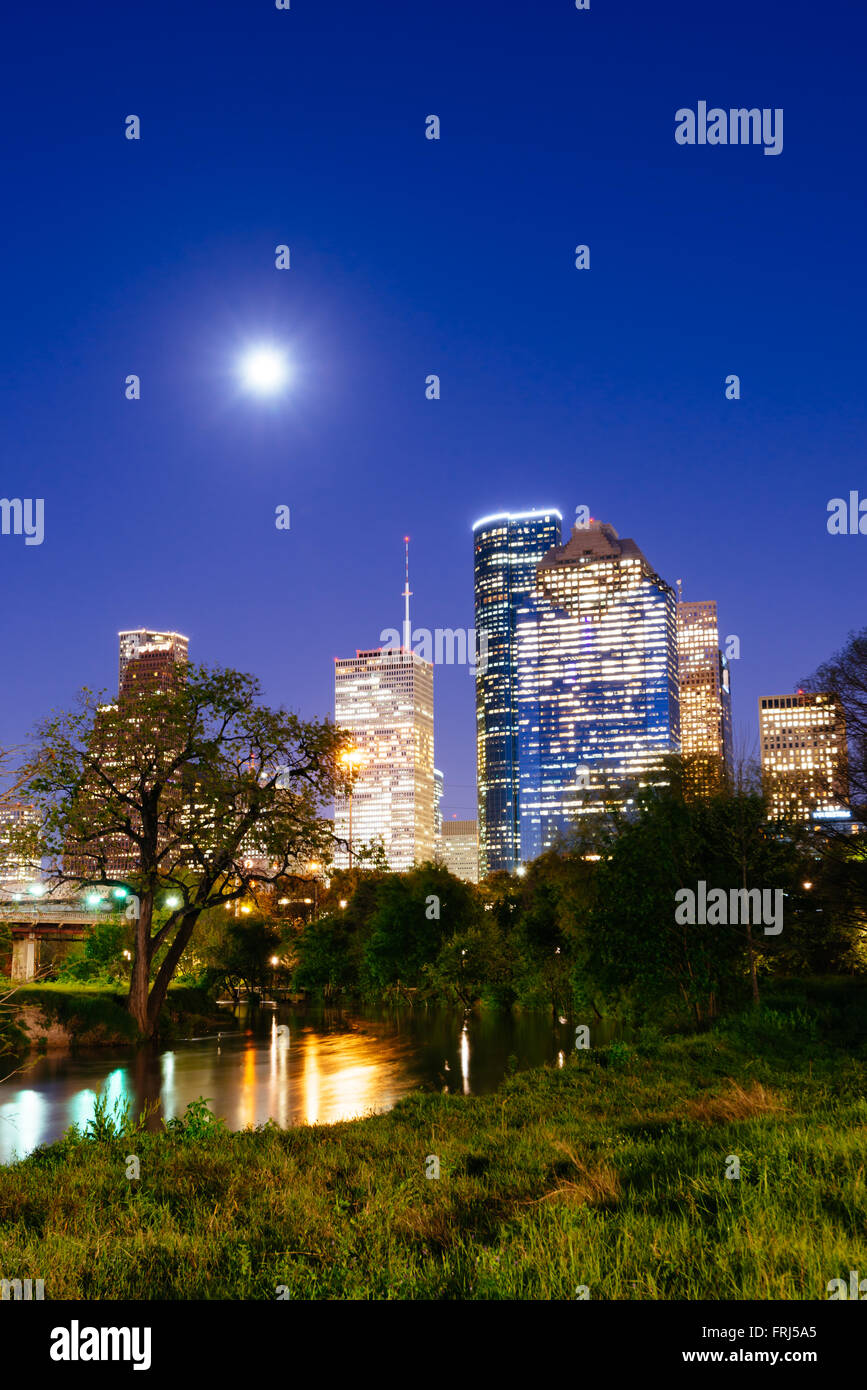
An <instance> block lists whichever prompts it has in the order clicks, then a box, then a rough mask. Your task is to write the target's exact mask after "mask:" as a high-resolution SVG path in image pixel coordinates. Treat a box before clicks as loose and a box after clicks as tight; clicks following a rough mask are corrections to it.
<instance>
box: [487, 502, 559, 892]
mask: <svg viewBox="0 0 867 1390" xmlns="http://www.w3.org/2000/svg"><path fill="white" fill-rule="evenodd" d="M561 521H562V517H561V515H560V513H559V512H558V511H555V510H554V509H553V508H548V509H547V510H546V511H531V512H514V513H513V512H503V513H500V514H499V515H496V516H488V517H485V518H484V519H483V520H482V521H477V522H476V524H475V526H474V527H473V543H474V551H475V619H476V633H477V641H478V642H479V646H480V650H484V647H483V646H482V642H483V640H484V639H486V640H487V661H486V662H485V663H480V664H479V665H478V666H477V668H476V754H477V770H478V805H479V820H478V832H479V873H480V876H481V877H484V876H485V874H488V873H493V872H494V870H497V869H505V870H507V871H508V872H511V871H512V870H513V869H514V868H516V867H517V864H518V862H519V859H520V853H519V849H520V844H519V786H518V706H517V626H516V624H517V613H518V609H519V608H520V607H521V606H522V605H523V604H525V603H526V602H527V599H528V597H529V594H530V591H531V589H532V587H533V583H534V580H535V575H536V566H537V565H538V563H539V561H540V560H541V559H542V557H543V556H544V555H546V554H547V553H548V551H549V550H550V549H551V547H552V546H556V545H559V544H560V540H561V530H560V523H561ZM483 635H484V637H483ZM483 665H484V669H482V666H483Z"/></svg>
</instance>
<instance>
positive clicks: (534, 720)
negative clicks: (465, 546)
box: [516, 522, 680, 861]
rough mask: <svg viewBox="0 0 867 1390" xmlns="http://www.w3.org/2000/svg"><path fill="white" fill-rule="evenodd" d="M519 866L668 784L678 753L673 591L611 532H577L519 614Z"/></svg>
mask: <svg viewBox="0 0 867 1390" xmlns="http://www.w3.org/2000/svg"><path fill="white" fill-rule="evenodd" d="M516 670H517V691H516V700H517V711H518V721H517V722H518V731H519V739H518V742H519V769H520V775H519V810H520V815H519V823H520V858H521V860H524V861H526V860H529V859H534V858H536V856H537V855H539V854H541V853H542V852H543V851H544V850H545V849H546V848H548V846H550V845H551V844H552V842H553V841H554V840H555V839H556V838H557V836H558V834H560V833H562V832H565V831H567V830H568V829H569V827H570V826H571V825H573V824H574V822H575V820H576V817H578V816H580V815H582V814H593V813H598V812H599V811H601V810H603V809H604V807H605V805H606V804H610V803H615V804H621V805H622V804H624V803H626V802H628V801H629V799H630V798H631V796H632V795H633V793H634V790H635V788H636V787H638V786H641V785H647V784H650V783H652V782H654V781H664V780H665V773H664V771H663V760H664V758H665V756H666V755H667V754H672V753H678V752H679V751H680V710H679V696H678V671H677V618H676V599H675V594H674V590H673V589H672V588H671V587H670V586H669V585H668V584H666V583H665V581H664V580H663V579H661V578H660V577H659V575H658V574H656V573H655V572H654V570H653V568H652V567H651V565H650V564H649V562H648V561H647V559H646V558H645V556H644V555H643V554H642V552H641V551H640V550H639V548H638V546H637V545H636V544H635V542H634V541H632V540H625V539H624V540H621V539H620V538H619V537H618V535H617V532H616V531H615V530H614V527H613V526H609V525H607V524H606V523H604V522H591V523H590V524H589V526H587V527H580V526H576V527H575V528H574V529H573V531H572V537H571V539H570V540H569V541H568V542H567V543H566V544H565V545H560V546H557V547H556V548H555V549H553V550H552V551H551V552H550V553H549V554H547V555H546V556H545V557H544V559H542V560H541V562H540V564H539V566H538V569H537V572H536V579H535V584H534V585H533V587H532V592H531V593H530V594H529V595H528V599H527V601H526V602H525V603H524V604H523V605H522V606H521V607H520V608H519V610H518V612H517V662H516Z"/></svg>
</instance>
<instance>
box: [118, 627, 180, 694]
mask: <svg viewBox="0 0 867 1390" xmlns="http://www.w3.org/2000/svg"><path fill="white" fill-rule="evenodd" d="M118 644H119V653H118V675H117V693H118V696H119V697H120V698H121V699H123V698H124V697H126V696H132V695H134V694H135V692H136V690H137V689H139V690H142V689H144V690H147V691H148V693H149V694H153V693H155V692H156V691H158V690H160V689H161V688H164V687H165V684H166V682H167V681H168V680H173V679H174V678H175V676H176V674H177V670H178V667H179V666H183V665H185V664H186V662H187V660H188V648H189V638H187V637H184V636H182V634H181V633H180V632H152V631H151V630H150V629H149V628H143V627H141V628H131V629H130V630H129V631H127V632H119V633H118Z"/></svg>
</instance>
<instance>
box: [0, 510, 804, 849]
mask: <svg viewBox="0 0 867 1390" xmlns="http://www.w3.org/2000/svg"><path fill="white" fill-rule="evenodd" d="M503 517H510V518H512V519H516V518H522V519H536V520H539V521H545V522H547V520H548V519H549V518H557V524H558V525H559V524H561V522H562V524H564V525H565V522H563V521H562V513H560V512H559V511H558V510H557V509H556V508H555V509H551V508H548V509H545V508H538V507H530V508H527V509H523V510H520V511H516V512H508V511H506V512H502V513H499V512H495V513H491V514H490V515H489V516H487V517H486V518H484V521H485V523H490V522H492V521H496V520H498V519H501V518H503ZM479 525H480V523H478V522H477V523H475V525H474V527H473V529H472V533H471V534H472V535H473V536H475V535H476V533H477V528H478V526H479ZM401 540H402V541H403V542H406V541H407V540H408V537H407V536H406V535H404V536H402V537H401ZM394 549H395V552H396V538H395V545H394ZM682 583H683V581H682V580H678V581H677V585H678V608H686V607H691V608H700V607H702V606H706V605H707V603H708V602H709V601H708V600H688V599H687V598H686V597H685V595H684V594H683V593H682V591H681V585H682ZM710 602H711V606H712V607H713V610H714V620H716V611H717V607H718V605H717V604H716V602H715V601H710ZM430 603H431V599H430V596H428V597H427V600H426V604H425V606H426V607H430ZM387 616H389V615H387ZM390 616H392V617H393V614H391V615H390ZM475 621H476V622H478V613H476V617H475ZM402 627H403V625H402ZM392 630H394V629H392ZM466 630H467V631H469V630H470V628H469V627H468V628H467V629H466ZM412 631H413V634H414V635H415V634H418V633H419V632H420V631H421V629H419V628H416V627H415V624H414V623H413V627H412ZM424 631H425V632H430V629H425V630H424ZM716 632H717V639H718V642H719V644H720V647H722V644H723V642H724V629H723V628H722V627H720V626H717V627H716ZM117 634H118V640H119V656H116V657H115V661H114V669H115V671H116V672H118V674H117V676H116V677H115V682H116V688H117V690H120V688H121V684H122V681H123V674H124V669H125V666H126V664H127V662H128V661H129V660H130V659H132V661H133V665H134V666H135V667H139V666H140V667H141V668H142V669H143V670H144V669H145V668H147V667H148V665H149V663H153V664H154V666H155V669H159V668H160V665H161V663H162V662H163V659H164V655H165V657H166V658H168V659H169V660H171V661H173V660H177V659H181V660H183V659H186V657H187V655H188V647H189V644H190V641H191V640H192V639H191V638H189V637H188V636H186V635H183V634H181V633H180V632H179V631H177V630H176V629H175V628H173V627H156V626H153V625H147V624H141V625H140V626H138V627H125V628H120V629H118V630H117ZM379 636H380V638H381V637H382V636H383V633H382V632H380V634H379ZM139 638H141V639H145V641H146V643H147V642H148V640H149V645H145V646H143V647H142V649H141V650H142V652H143V653H144V656H141V655H138V654H136V653H135V652H134V643H135V640H136V639H139ZM130 639H131V640H132V645H130V646H129V651H128V652H127V654H126V656H125V640H127V641H129V640H130ZM739 640H740V639H738V645H739ZM161 644H162V645H161ZM362 650H363V649H362V648H361V647H356V652H357V653H359V654H360V653H361V651H362ZM367 650H368V651H369V652H370V653H372V652H374V651H376V650H379V648H378V647H375V646H374V644H373V643H371V644H370V647H369V648H368V649H367ZM163 654H164V655H163ZM830 654H831V653H830V651H827V650H826V651H824V652H822V653H821V656H820V659H821V658H822V657H827V656H829V655H830ZM196 659H197V660H199V661H201V662H202V664H213V665H231V664H232V663H231V660H230V659H229V657H228V656H227V654H226V653H225V652H222V653H221V652H217V653H216V654H215V655H214V657H213V658H212V659H211V660H210V662H208V660H207V658H206V657H204V656H202V657H199V656H198V655H197V657H196ZM338 660H339V658H337V657H334V658H333V662H336V661H338ZM723 664H724V666H725V667H726V669H727V670H734V671H735V677H734V679H735V680H737V670H738V668H739V667H740V662H739V661H737V660H736V661H735V664H734V667H730V666H729V664H728V662H727V661H724V662H723ZM467 669H468V668H467V667H464V666H462V665H460V664H458V665H449V664H445V663H444V662H443V661H441V660H437V662H436V665H435V670H436V673H437V679H438V683H439V682H440V681H442V679H443V678H444V677H448V676H452V678H453V679H454V676H455V675H457V676H458V677H459V676H460V675H463V678H464V681H467V676H466V671H467ZM470 669H471V668H470ZM251 674H253V675H258V674H259V673H258V672H257V671H256V670H255V669H253V670H252V672H251ZM806 674H809V673H802V675H803V676H805V675H806ZM467 683H468V684H470V685H472V684H473V682H472V681H468V682H467ZM83 684H84V682H79V683H76V684H70V685H69V686H68V687H67V694H66V700H67V701H70V700H71V697H73V696H74V694H75V692H76V691H77V690H78V689H79V688H81V686H82V685H83ZM797 686H798V681H797V680H794V681H792V690H791V692H789V693H795V692H796V690H797ZM91 688H95V687H91ZM104 688H105V690H106V693H107V694H108V695H109V697H110V698H114V695H113V692H112V689H111V686H108V687H104ZM766 688H783V683H782V682H779V681H777V682H773V681H772V682H770V684H769V686H768V687H766ZM766 688H762V689H760V690H759V694H758V695H757V696H756V697H755V700H754V701H753V708H754V709H756V708H757V707H758V704H759V703H760V701H761V698H762V696H763V695H764V693H765V689H766ZM333 693H334V692H333V685H332V689H331V701H330V706H331V709H332V710H333ZM726 693H727V696H728V699H727V704H728V709H729V711H730V713H729V715H728V720H729V721H730V724H731V726H732V729H733V731H734V733H733V734H732V733H729V738H730V740H731V743H730V747H731V750H732V755H733V757H734V758H735V760H738V759H739V757H740V756H742V755H743V756H745V757H746V760H747V761H753V762H754V763H755V764H756V765H760V764H761V763H762V741H761V732H760V727H759V726H760V721H759V719H757V718H756V719H754V721H753V722H754V727H752V728H751V727H750V721H749V719H748V717H747V715H746V714H745V712H744V710H743V704H744V703H745V701H743V700H742V699H741V698H739V697H740V683H739V682H738V683H737V684H736V685H735V687H734V693H733V694H732V693H731V691H728V692H726ZM265 698H266V699H268V698H269V696H268V692H267V691H265ZM276 699H277V700H278V702H279V703H284V704H286V705H287V706H288V707H290V708H291V707H294V706H293V701H292V699H291V697H290V698H288V699H287V698H286V697H280V696H279V695H278V696H276ZM62 703H63V697H62V696H61V704H62ZM472 704H473V706H474V708H473V709H472V710H471V711H470V712H469V721H470V724H471V725H473V726H474V727H475V725H477V721H478V708H477V699H476V696H475V694H474V695H473V696H472ZM437 708H438V706H437ZM5 712H6V711H5V706H4V705H3V703H2V702H0V726H2V723H3V715H4V713H5ZM323 712H324V711H322V710H315V709H313V710H302V713H305V714H306V715H308V716H309V715H310V714H319V715H321V714H322V713H323ZM46 713H47V711H46ZM41 717H42V716H41V714H40V715H38V716H37V719H38V718H41ZM465 722H466V721H465ZM33 727H34V724H33V723H31V725H30V726H29V728H27V729H25V730H22V731H21V732H20V733H19V736H18V738H17V739H16V738H15V735H14V731H13V733H12V737H11V739H10V746H12V747H20V746H21V745H22V744H23V742H24V741H25V739H26V738H27V736H28V735H29V734H30V733H32V730H33ZM450 735H451V737H450ZM454 735H455V729H454V727H450V726H449V724H448V723H447V722H446V716H445V715H443V716H441V717H439V718H437V717H435V721H434V740H435V747H436V748H437V750H439V748H440V747H441V746H443V745H445V746H446V747H449V746H450V745H453V744H454V743H455V742H461V741H462V738H461V736H460V735H459V737H458V738H457V739H455V738H454ZM461 735H462V736H463V739H465V737H466V727H464V728H463V729H462V730H461ZM738 736H739V737H740V741H738ZM473 737H474V742H475V735H473ZM745 746H746V748H747V751H746V753H743V750H744V747H745ZM750 747H751V751H750ZM436 756H437V759H438V761H441V762H446V761H448V759H447V758H445V757H441V755H440V753H439V751H437V753H436ZM442 776H443V782H444V790H443V792H442V794H441V798H440V801H439V803H438V805H439V809H440V814H441V815H442V817H443V818H445V819H464V820H466V819H469V818H471V817H477V815H478V787H477V784H470V783H465V782H463V781H462V780H460V779H458V781H457V785H458V786H459V787H460V791H459V792H458V794H457V795H455V793H454V791H452V793H451V794H450V786H451V787H452V788H454V787H455V785H456V783H455V779H453V778H452V777H450V775H449V772H448V771H447V770H445V771H444V772H443V773H442ZM438 794H439V793H438ZM481 838H482V831H481V827H480V853H481ZM518 840H520V832H518ZM515 862H517V860H516V861H515Z"/></svg>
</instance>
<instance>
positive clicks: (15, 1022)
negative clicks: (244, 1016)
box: [0, 981, 234, 1053]
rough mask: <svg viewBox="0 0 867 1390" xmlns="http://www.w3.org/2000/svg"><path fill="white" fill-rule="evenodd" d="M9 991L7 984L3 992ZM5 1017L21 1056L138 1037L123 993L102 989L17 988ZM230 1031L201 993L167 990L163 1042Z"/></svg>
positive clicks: (121, 1043) (113, 1044)
mask: <svg viewBox="0 0 867 1390" xmlns="http://www.w3.org/2000/svg"><path fill="white" fill-rule="evenodd" d="M11 987H12V982H11V981H10V982H9V984H8V986H7V988H9V989H11ZM0 992H2V990H0ZM6 1014H7V1023H8V1025H9V1027H10V1042H11V1043H12V1045H13V1046H14V1048H15V1050H16V1051H19V1052H21V1053H25V1052H27V1051H29V1050H30V1049H32V1048H36V1049H38V1050H43V1049H51V1050H54V1049H59V1048H73V1047H122V1046H124V1045H125V1044H126V1045H130V1046H132V1045H134V1044H135V1043H136V1041H137V1037H138V1030H137V1028H136V1025H135V1022H134V1020H133V1019H132V1017H131V1016H130V1014H129V1013H128V1012H127V1009H126V994H125V993H121V992H120V991H118V990H112V989H108V988H106V987H105V986H104V985H87V984H80V983H78V984H59V983H53V982H43V983H38V984H26V985H21V986H20V987H19V988H17V989H16V990H15V993H14V994H13V995H12V997H11V999H10V1001H9V1003H8V1005H7V1006H6ZM233 1026H234V1025H233V1023H232V1022H231V1021H230V1022H228V1024H227V1022H226V1014H225V1012H221V1011H220V1010H218V1009H217V1007H216V1005H215V1004H214V1002H213V1000H212V999H210V998H209V996H208V995H207V994H206V993H205V992H204V991H202V990H196V989H190V988H189V987H188V986H185V985H170V986H169V992H168V997H167V999H166V1003H165V1006H164V1008H163V1011H162V1015H161V1019H160V1035H161V1037H162V1038H163V1039H164V1040H167V1041H168V1040H171V1039H175V1038H186V1037H193V1036H195V1035H197V1034H199V1033H203V1032H209V1031H212V1030H215V1029H216V1028H218V1027H223V1028H227V1027H229V1028H231V1027H233Z"/></svg>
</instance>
